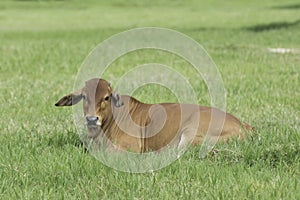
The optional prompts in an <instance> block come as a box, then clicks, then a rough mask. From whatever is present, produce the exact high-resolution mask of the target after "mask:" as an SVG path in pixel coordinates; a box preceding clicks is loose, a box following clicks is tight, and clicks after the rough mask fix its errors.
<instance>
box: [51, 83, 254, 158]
mask: <svg viewBox="0 0 300 200" xmlns="http://www.w3.org/2000/svg"><path fill="white" fill-rule="evenodd" d="M81 99H83V110H84V115H85V117H87V116H96V117H98V119H99V120H98V121H97V123H98V125H96V126H88V130H89V131H88V136H89V137H90V138H93V139H94V140H95V141H99V140H100V139H106V141H108V143H109V144H115V145H116V147H117V148H118V149H121V150H131V151H134V152H140V153H142V152H146V151H157V150H160V149H162V148H163V147H165V146H177V147H179V148H182V147H184V146H186V145H189V144H193V145H196V144H201V143H202V142H203V141H204V137H205V136H207V137H208V138H209V139H210V140H217V139H218V140H219V141H226V140H228V139H229V138H232V137H238V138H240V139H241V138H244V137H245V134H246V130H252V127H251V126H250V125H249V124H247V123H241V122H240V120H238V119H237V118H236V117H234V116H233V115H231V114H229V113H225V112H223V111H221V110H218V109H216V108H211V107H206V106H199V105H194V104H178V103H161V104H145V103H142V102H140V101H138V100H137V99H135V98H133V97H130V96H127V95H121V96H120V95H118V94H116V93H115V92H114V91H113V90H112V88H111V86H110V84H109V83H108V82H107V81H105V80H103V79H91V80H89V81H87V82H86V85H85V87H83V88H82V89H81V90H79V91H77V92H74V93H71V94H69V95H67V96H64V97H63V98H61V99H60V100H59V101H58V102H57V103H56V104H55V105H56V106H71V105H74V104H76V103H78V102H79V101H80V100H81ZM223 122H224V123H223ZM209 126H210V129H209Z"/></svg>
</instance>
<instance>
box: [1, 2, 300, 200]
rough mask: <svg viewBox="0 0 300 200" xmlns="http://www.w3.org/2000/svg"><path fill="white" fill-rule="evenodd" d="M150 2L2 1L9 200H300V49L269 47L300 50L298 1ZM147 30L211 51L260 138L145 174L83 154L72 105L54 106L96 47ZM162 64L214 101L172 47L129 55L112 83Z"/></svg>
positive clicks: (233, 106)
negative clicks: (171, 33)
mask: <svg viewBox="0 0 300 200" xmlns="http://www.w3.org/2000/svg"><path fill="white" fill-rule="evenodd" d="M83 2H84V3H83ZM151 2H153V3H148V2H146V1H137V0H136V1H134V0H129V1H125V2H124V1H121V0H115V1H110V3H108V2H106V3H105V2H99V1H96V0H94V1H79V0H78V1H1V2H0V41H1V42H0V72H1V73H0V94H1V95H0V105H1V106H0V119H1V121H0V199H79V198H80V199H102V198H104V199H116V198H121V199H173V198H176V199H178V198H182V199H299V198H300V192H299V191H300V142H299V141H300V133H299V129H300V113H299V112H300V104H299V102H300V90H299V85H300V77H299V74H300V66H299V63H300V59H299V58H300V57H299V56H300V54H299V53H298V54H297V53H295V54H273V53H269V52H268V50H267V48H268V47H273V48H276V47H284V48H295V49H298V50H299V49H300V37H299V30H300V23H299V19H300V12H299V3H298V2H297V1H296V0H289V1H279V0H276V1H274V0H268V1H258V0H254V1H250V2H248V3H246V2H245V1H238V0H234V1H229V2H224V3H221V2H219V1H209V0H207V1H203V2H201V3H198V1H166V0H164V1H151ZM293 5H294V6H293ZM144 26H159V27H166V28H172V29H175V30H177V31H180V32H182V33H184V34H186V35H188V36H190V37H192V38H193V39H195V40H196V41H198V42H199V43H200V44H202V45H203V46H204V48H205V49H206V50H207V52H208V53H209V54H210V56H211V57H212V58H213V60H214V61H215V63H216V65H217V66H218V68H219V71H220V73H221V75H222V79H223V82H224V86H225V88H226V91H227V102H226V103H227V111H229V112H230V113H233V114H234V115H236V116H238V117H239V118H241V119H242V120H243V121H247V122H249V123H250V124H251V125H253V126H255V127H256V129H257V133H256V135H254V136H253V137H251V138H249V139H248V140H245V141H242V142H235V141H232V142H230V143H228V144H220V145H218V146H216V150H217V151H218V153H217V154H216V155H214V154H210V155H208V156H207V157H206V158H205V159H199V158H198V153H199V149H200V147H197V148H192V149H190V150H189V151H187V152H186V154H185V155H184V156H183V157H182V158H181V159H179V160H177V161H176V162H174V163H173V164H171V165H169V166H167V167H165V168H163V169H161V170H159V171H155V172H153V173H145V174H129V173H124V172H119V171H115V170H114V169H112V168H109V167H106V166H105V165H103V164H101V163H100V162H99V161H97V160H96V159H95V158H94V157H92V156H91V155H90V154H89V153H87V152H85V151H84V148H83V147H82V145H81V142H80V140H79V137H78V135H77V133H76V130H75V125H74V124H73V118H72V109H70V108H63V109H60V108H56V107H54V103H55V102H56V101H57V100H58V99H59V98H60V97H61V96H62V95H65V94H67V93H68V92H71V91H72V90H73V88H72V86H73V83H74V80H75V78H76V74H77V70H78V69H79V67H80V65H81V63H82V62H83V60H84V59H85V57H86V56H87V55H88V53H89V52H90V51H91V50H92V49H93V48H94V47H95V46H96V45H97V44H98V43H100V42H101V41H103V40H105V39H106V38H108V37H110V36H112V35H113V34H116V33H119V32H121V31H125V30H128V29H130V28H135V27H144ZM153 61H156V62H158V63H163V64H168V65H171V66H173V67H174V68H176V69H181V70H182V73H184V74H187V75H188V76H190V77H191V82H193V83H194V86H195V88H196V89H197V95H198V99H199V103H200V104H205V105H208V104H209V102H210V99H209V94H208V92H207V89H206V85H205V84H204V82H203V81H202V80H195V76H193V72H192V71H190V68H187V67H185V68H183V67H181V66H186V65H187V63H185V62H184V61H183V60H182V59H180V58H178V57H176V56H174V55H167V54H165V53H164V52H155V51H151V50H149V51H143V52H135V53H132V54H130V55H127V56H124V57H122V58H120V59H118V60H117V61H116V62H114V63H113V65H112V66H116V67H112V68H111V70H110V71H108V72H107V73H106V75H105V77H106V78H108V79H112V80H113V81H116V80H117V78H118V77H119V76H120V75H122V72H125V71H126V70H128V69H129V68H130V67H131V66H132V65H133V66H136V65H137V64H141V63H145V62H153ZM117 67H118V68H117ZM117 69H118V70H117ZM119 69H121V70H119ZM113 83H114V82H113ZM166 92H167V91H166V90H165V89H164V88H160V87H157V86H154V87H150V86H147V87H144V88H140V89H139V90H137V91H136V92H135V93H134V95H135V96H136V97H137V98H138V99H140V100H142V101H144V102H160V101H173V100H174V97H173V96H172V95H171V94H170V93H167V95H166ZM159 93H161V94H160V95H154V94H159Z"/></svg>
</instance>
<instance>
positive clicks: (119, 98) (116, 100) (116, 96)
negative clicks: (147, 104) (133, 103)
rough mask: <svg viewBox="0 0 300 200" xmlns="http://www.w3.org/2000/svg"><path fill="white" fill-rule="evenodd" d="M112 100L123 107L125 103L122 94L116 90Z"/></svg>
mask: <svg viewBox="0 0 300 200" xmlns="http://www.w3.org/2000/svg"><path fill="white" fill-rule="evenodd" d="M112 102H113V104H114V105H115V106H116V107H121V106H122V105H124V103H123V101H122V99H121V97H120V95H119V94H118V93H116V92H113V93H112Z"/></svg>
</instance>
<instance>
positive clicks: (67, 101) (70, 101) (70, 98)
mask: <svg viewBox="0 0 300 200" xmlns="http://www.w3.org/2000/svg"><path fill="white" fill-rule="evenodd" d="M81 99H82V95H81V90H80V91H76V92H73V93H71V94H68V95H66V96H64V97H62V98H61V99H60V100H59V101H58V102H57V103H56V104H55V106H72V105H74V104H77V103H78V102H79V101H80V100H81Z"/></svg>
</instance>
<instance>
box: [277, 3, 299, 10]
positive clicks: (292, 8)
mask: <svg viewBox="0 0 300 200" xmlns="http://www.w3.org/2000/svg"><path fill="white" fill-rule="evenodd" d="M271 8H272V9H280V10H284V9H290V10H297V9H300V4H288V5H280V6H273V7H271Z"/></svg>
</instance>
